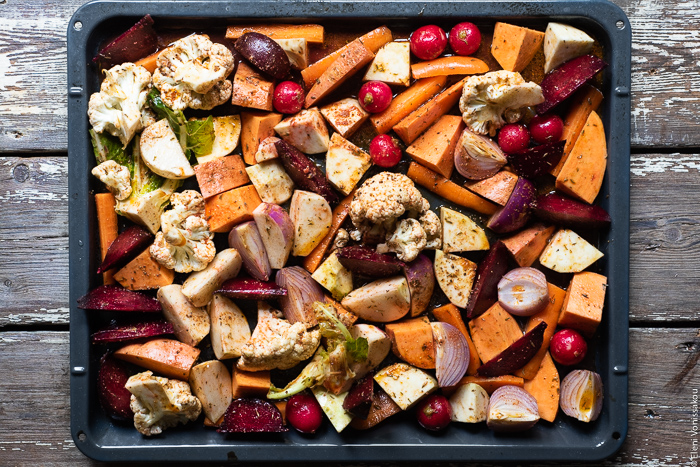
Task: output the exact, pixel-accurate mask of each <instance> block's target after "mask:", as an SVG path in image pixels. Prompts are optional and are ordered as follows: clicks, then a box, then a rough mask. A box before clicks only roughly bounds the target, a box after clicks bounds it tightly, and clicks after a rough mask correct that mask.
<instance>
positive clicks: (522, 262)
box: [502, 224, 554, 268]
mask: <svg viewBox="0 0 700 467" xmlns="http://www.w3.org/2000/svg"><path fill="white" fill-rule="evenodd" d="M552 234H554V226H553V225H550V226H549V227H547V226H545V225H543V224H535V225H533V226H532V227H529V228H527V229H525V230H521V231H520V232H518V233H517V234H515V235H513V236H512V237H508V238H504V239H503V240H502V241H503V244H504V245H505V246H506V248H508V251H510V254H511V255H513V258H514V259H515V261H516V262H517V263H518V265H519V266H520V267H521V268H524V267H529V266H532V263H534V262H535V260H536V259H537V258H539V257H540V255H541V254H542V251H544V249H545V247H546V246H547V242H548V241H549V238H550V237H551V236H552Z"/></svg>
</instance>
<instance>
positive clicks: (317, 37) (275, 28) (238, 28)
mask: <svg viewBox="0 0 700 467" xmlns="http://www.w3.org/2000/svg"><path fill="white" fill-rule="evenodd" d="M246 32H258V33H260V34H265V35H266V36H267V37H269V38H271V39H306V42H309V43H311V44H323V36H324V29H323V26H321V25H320V24H239V25H235V26H229V27H228V28H226V39H238V38H239V37H241V36H242V35H243V34H245V33H246Z"/></svg>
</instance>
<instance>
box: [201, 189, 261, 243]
mask: <svg viewBox="0 0 700 467" xmlns="http://www.w3.org/2000/svg"><path fill="white" fill-rule="evenodd" d="M260 203H262V200H261V199H260V196H258V191H257V190H256V189H255V187H254V186H253V185H246V186H243V187H240V188H234V189H233V190H228V191H225V192H223V193H220V194H218V195H216V196H212V197H211V198H208V199H206V200H205V201H204V212H205V216H206V220H207V222H208V223H209V230H211V231H212V232H217V233H219V232H229V231H230V230H231V229H232V228H233V226H234V225H236V224H240V223H241V222H245V221H249V220H252V219H253V210H254V209H255V208H257V207H258V206H259V205H260Z"/></svg>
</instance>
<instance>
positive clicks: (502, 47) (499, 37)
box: [491, 22, 544, 71]
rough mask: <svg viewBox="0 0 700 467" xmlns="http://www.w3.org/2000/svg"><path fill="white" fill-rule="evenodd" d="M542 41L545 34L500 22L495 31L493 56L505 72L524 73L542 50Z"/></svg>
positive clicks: (492, 48) (492, 45)
mask: <svg viewBox="0 0 700 467" xmlns="http://www.w3.org/2000/svg"><path fill="white" fill-rule="evenodd" d="M542 41H544V33H543V32H540V31H534V30H532V29H528V28H524V27H522V26H515V25H514V24H508V23H500V22H499V23H496V27H495V28H494V30H493V42H491V55H493V58H495V59H496V61H498V63H499V64H500V65H501V67H503V69H504V70H508V71H522V70H523V69H524V68H525V67H526V66H527V64H528V63H530V60H532V58H533V57H534V56H535V54H536V53H537V51H538V50H540V47H541V46H542Z"/></svg>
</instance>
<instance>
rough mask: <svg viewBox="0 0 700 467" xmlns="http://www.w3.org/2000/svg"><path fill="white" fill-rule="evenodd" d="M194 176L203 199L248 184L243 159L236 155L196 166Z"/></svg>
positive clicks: (248, 180)
mask: <svg viewBox="0 0 700 467" xmlns="http://www.w3.org/2000/svg"><path fill="white" fill-rule="evenodd" d="M194 174H195V176H196V177H197V183H198V184H199V190H200V191H201V192H202V196H203V197H204V198H209V197H211V196H214V195H218V194H219V193H223V192H224V191H228V190H230V189H232V188H238V187H239V186H242V185H245V184H246V183H250V179H249V178H248V173H247V172H246V171H245V164H244V163H243V159H241V156H239V155H238V154H231V155H230V156H226V157H219V158H218V159H214V160H211V161H209V162H205V163H203V164H197V165H195V166H194Z"/></svg>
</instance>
